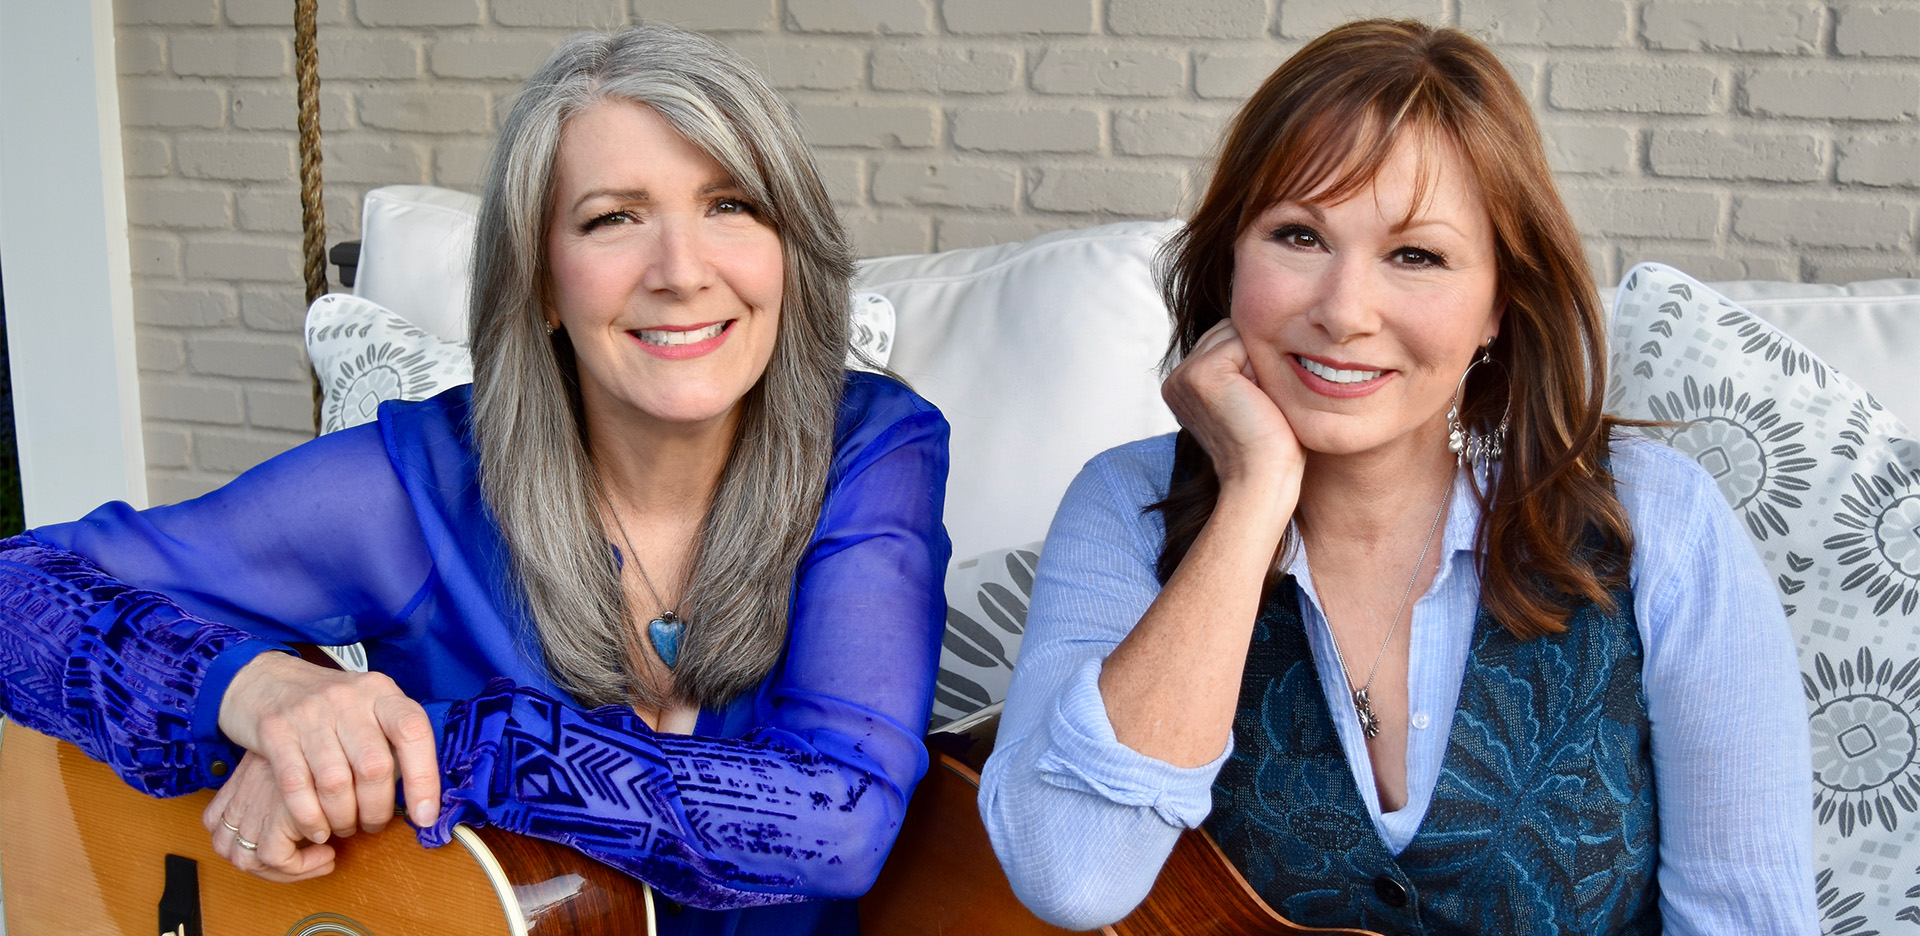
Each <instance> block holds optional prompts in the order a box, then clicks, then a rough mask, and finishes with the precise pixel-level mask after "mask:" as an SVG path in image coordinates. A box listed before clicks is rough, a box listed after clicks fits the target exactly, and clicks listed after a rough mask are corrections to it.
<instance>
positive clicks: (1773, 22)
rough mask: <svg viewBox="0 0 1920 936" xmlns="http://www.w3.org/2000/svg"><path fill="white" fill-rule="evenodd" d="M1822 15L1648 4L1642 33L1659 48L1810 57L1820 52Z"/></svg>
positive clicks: (1800, 6) (1770, 8) (1780, 6)
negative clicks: (1775, 53)
mask: <svg viewBox="0 0 1920 936" xmlns="http://www.w3.org/2000/svg"><path fill="white" fill-rule="evenodd" d="M1820 12H1821V8H1820V6H1819V5H1818V4H1813V3H1773V2H1767V3H1754V2H1752V0H1748V2H1743V3H1741V2H1736V3H1727V2H1722V3H1667V2H1659V0H1656V2H1654V3H1651V4H1648V5H1647V8H1646V12H1645V13H1644V14H1643V16H1644V24H1643V25H1642V26H1641V31H1640V32H1641V35H1642V36H1644V37H1646V40H1647V45H1649V46H1651V47H1653V48H1656V49H1690V50H1702V49H1703V50H1712V51H1727V52H1777V53H1784V54H1790V55H1809V54H1812V53H1814V52H1816V51H1818V48H1819V43H1820Z"/></svg>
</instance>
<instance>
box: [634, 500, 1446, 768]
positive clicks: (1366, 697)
mask: <svg viewBox="0 0 1920 936" xmlns="http://www.w3.org/2000/svg"><path fill="white" fill-rule="evenodd" d="M1459 480H1460V465H1459V463H1458V462H1455V463H1454V466H1453V473H1452V474H1451V475H1449V476H1448V479H1447V487H1446V490H1444V491H1442V492H1441V494H1440V506H1439V507H1436V508H1434V511H1433V523H1431V524H1429V525H1428V526H1427V541H1426V543H1424V544H1423V545H1421V547H1420V558H1419V559H1417V560H1415V561H1414V563H1413V577H1412V578H1409V579H1407V587H1406V589H1405V590H1404V591H1402V592H1401V593H1400V607H1398V608H1396V609H1394V612H1393V623H1392V624H1390V625H1388V627H1387V639H1386V640H1383V641H1381V642H1380V652H1379V653H1376V654H1374V655H1373V668H1372V669H1370V670H1367V684H1366V685H1364V686H1361V687H1360V688H1358V689H1355V690H1353V712H1354V714H1355V715H1356V716H1358V717H1359V719H1360V731H1361V733H1362V734H1365V735H1366V736H1367V737H1368V738H1369V739H1371V738H1373V737H1375V736H1377V735H1379V734H1380V716H1379V715H1377V714H1375V712H1374V711H1373V697H1372V695H1371V693H1372V691H1373V677H1374V676H1376V675H1378V674H1379V672H1380V661H1381V660H1383V659H1386V656H1387V648H1388V647H1390V646H1392V645H1393V635H1394V634H1396V633H1399V631H1400V615H1402V614H1405V613H1406V611H1407V599H1409V598H1411V597H1413V584H1414V583H1415V582H1418V581H1420V570H1422V569H1424V568H1426V567H1427V553H1428V551H1430V550H1432V549H1433V534H1434V532H1435V531H1437V530H1439V529H1440V517H1441V516H1442V515H1443V514H1445V513H1446V512H1447V502H1448V501H1450V500H1452V499H1453V486H1454V484H1455V483H1457V482H1458V481H1459ZM614 519H615V521H616V522H617V521H618V520H619V518H618V517H615V518H614ZM1327 636H1328V637H1329V638H1331V639H1332V640H1333V661H1334V662H1335V663H1338V664H1340V675H1342V676H1345V677H1346V678H1347V685H1348V686H1349V687H1351V686H1352V685H1353V673H1352V672H1350V671H1348V669H1347V661H1346V659H1345V658H1343V657H1341V655H1340V639H1339V638H1338V637H1335V636H1334V635H1333V627H1332V625H1331V623H1329V625H1328V627H1327Z"/></svg>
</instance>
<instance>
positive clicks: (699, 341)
mask: <svg viewBox="0 0 1920 936" xmlns="http://www.w3.org/2000/svg"><path fill="white" fill-rule="evenodd" d="M736 321H739V320H738V319H726V320H724V321H719V322H704V323H701V324H697V325H656V326H654V327H652V328H636V329H634V330H632V331H629V332H627V334H629V335H632V336H633V338H634V341H635V342H637V343H638V344H639V345H640V349H641V350H643V351H645V352H647V353H648V354H651V355H653V356H654V357H657V358H665V359H667V360H669V361H682V360H686V359H687V358H697V357H700V356H701V355H704V354H711V353H713V351H714V350H715V349H716V348H719V347H720V346H721V345H722V344H724V343H725V342H726V340H727V336H728V335H729V334H732V333H733V323H734V322H736Z"/></svg>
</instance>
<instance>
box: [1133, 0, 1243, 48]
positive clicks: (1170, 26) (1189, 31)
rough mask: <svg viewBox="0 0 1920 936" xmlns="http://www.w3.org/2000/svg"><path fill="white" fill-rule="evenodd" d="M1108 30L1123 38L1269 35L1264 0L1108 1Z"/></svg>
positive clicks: (1224, 37)
mask: <svg viewBox="0 0 1920 936" xmlns="http://www.w3.org/2000/svg"><path fill="white" fill-rule="evenodd" d="M1107 28H1108V29H1111V30H1112V31H1113V32H1114V33H1115V34H1116V35H1121V36H1185V37H1192V38H1204V39H1257V38H1260V37H1261V36H1265V35H1266V34H1267V5H1266V3H1265V2H1263V0H1186V2H1183V3H1168V2H1166V0H1107Z"/></svg>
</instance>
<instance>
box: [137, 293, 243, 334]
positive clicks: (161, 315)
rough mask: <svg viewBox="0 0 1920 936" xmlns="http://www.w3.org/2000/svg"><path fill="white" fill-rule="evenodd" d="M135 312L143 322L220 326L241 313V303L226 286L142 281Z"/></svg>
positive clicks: (187, 326)
mask: <svg viewBox="0 0 1920 936" xmlns="http://www.w3.org/2000/svg"><path fill="white" fill-rule="evenodd" d="M133 315H134V319H135V321H138V322H139V323H140V324H142V325H167V326H173V327H178V328H216V327H219V326H222V325H229V324H232V323H233V322H235V321H237V320H238V319H239V317H240V304H239V302H238V301H236V300H235V299H234V295H233V291H232V290H231V289H229V288H227V287H225V286H216V285H211V284H194V285H187V286H159V285H141V286H136V287H135V288H134V290H133Z"/></svg>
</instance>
